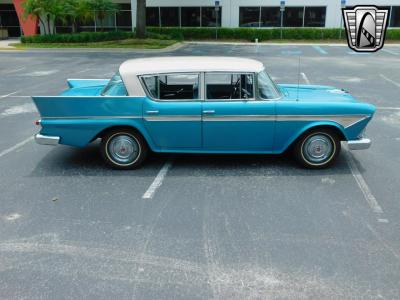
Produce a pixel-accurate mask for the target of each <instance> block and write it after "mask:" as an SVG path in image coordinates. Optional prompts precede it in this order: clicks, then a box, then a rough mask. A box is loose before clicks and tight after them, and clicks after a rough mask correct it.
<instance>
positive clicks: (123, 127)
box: [91, 125, 147, 142]
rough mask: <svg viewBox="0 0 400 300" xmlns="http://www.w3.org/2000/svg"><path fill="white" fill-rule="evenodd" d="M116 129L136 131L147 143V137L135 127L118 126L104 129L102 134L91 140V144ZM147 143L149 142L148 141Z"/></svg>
mask: <svg viewBox="0 0 400 300" xmlns="http://www.w3.org/2000/svg"><path fill="white" fill-rule="evenodd" d="M115 129H121V130H122V129H129V130H133V131H135V132H136V133H138V134H140V135H141V136H142V138H143V140H145V141H146V139H145V137H144V136H143V134H142V133H141V132H140V131H139V130H137V129H136V128H135V127H133V126H126V125H116V126H111V127H108V128H105V129H103V130H102V131H100V132H99V133H98V134H97V135H96V136H95V137H94V138H93V139H92V140H91V142H93V141H95V140H96V139H98V138H102V137H103V136H104V135H105V134H106V133H107V132H109V131H110V130H115ZM146 142H147V141H146Z"/></svg>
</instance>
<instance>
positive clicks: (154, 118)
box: [144, 115, 201, 122]
mask: <svg viewBox="0 0 400 300" xmlns="http://www.w3.org/2000/svg"><path fill="white" fill-rule="evenodd" d="M144 119H145V120H146V121H149V122H167V121H171V122H185V121H199V122H200V121H201V116H200V115H164V116H153V115H152V116H145V117H144Z"/></svg>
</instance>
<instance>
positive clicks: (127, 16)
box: [116, 4, 132, 30]
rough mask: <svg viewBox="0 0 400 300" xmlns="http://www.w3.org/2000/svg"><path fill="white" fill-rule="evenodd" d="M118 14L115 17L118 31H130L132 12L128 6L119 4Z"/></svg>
mask: <svg viewBox="0 0 400 300" xmlns="http://www.w3.org/2000/svg"><path fill="white" fill-rule="evenodd" d="M119 9H120V10H119V12H118V13H117V15H116V23H117V28H118V29H119V30H132V12H131V5H130V4H119Z"/></svg>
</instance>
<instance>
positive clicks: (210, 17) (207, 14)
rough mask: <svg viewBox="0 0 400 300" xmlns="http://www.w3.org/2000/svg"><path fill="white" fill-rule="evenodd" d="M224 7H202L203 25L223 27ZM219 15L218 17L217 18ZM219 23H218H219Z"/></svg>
mask: <svg viewBox="0 0 400 300" xmlns="http://www.w3.org/2000/svg"><path fill="white" fill-rule="evenodd" d="M221 12H222V7H220V8H219V11H218V12H216V11H215V7H213V6H211V7H202V8H201V26H202V27H216V26H215V25H217V26H218V27H221V16H222V13H221ZM217 17H218V19H217ZM217 23H218V24H217Z"/></svg>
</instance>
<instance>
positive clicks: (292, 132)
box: [274, 121, 347, 153]
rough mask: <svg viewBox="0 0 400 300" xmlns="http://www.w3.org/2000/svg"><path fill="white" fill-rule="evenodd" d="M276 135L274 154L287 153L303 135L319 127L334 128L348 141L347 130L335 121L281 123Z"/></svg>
mask: <svg viewBox="0 0 400 300" xmlns="http://www.w3.org/2000/svg"><path fill="white" fill-rule="evenodd" d="M279 123H280V124H279V126H277V127H276V128H277V129H276V133H275V143H274V144H275V148H274V152H276V153H282V152H284V151H286V150H287V149H288V148H289V147H290V145H292V144H293V143H294V142H295V141H296V140H297V139H298V138H299V137H300V136H301V135H302V134H304V133H305V132H306V131H308V130H310V129H312V128H317V127H322V126H324V127H326V126H328V127H332V128H335V129H337V130H339V131H340V132H341V133H342V134H343V136H344V137H345V138H346V140H347V135H346V130H345V129H344V127H343V126H342V125H340V124H339V123H336V122H334V121H313V122H307V123H305V122H302V121H298V122H285V121H282V122H279Z"/></svg>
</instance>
